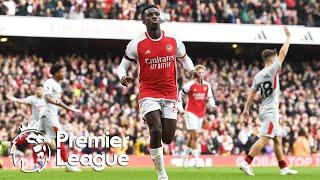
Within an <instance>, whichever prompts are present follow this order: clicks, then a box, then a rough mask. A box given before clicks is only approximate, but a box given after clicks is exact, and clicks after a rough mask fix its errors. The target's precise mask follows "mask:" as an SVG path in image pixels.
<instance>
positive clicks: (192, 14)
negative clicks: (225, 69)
mask: <svg viewBox="0 0 320 180" xmlns="http://www.w3.org/2000/svg"><path fill="white" fill-rule="evenodd" d="M150 4H156V5H157V6H158V7H159V9H160V11H161V12H162V14H161V16H162V19H163V20H164V21H180V22H211V23H241V24H290V25H306V26H317V27H319V26H320V2H319V0H244V1H242V0H87V1H85V0H0V15H18V16H47V17H65V18H70V19H83V18H95V19H125V20H134V19H140V16H139V14H140V12H141V10H142V9H143V8H144V7H145V6H147V5H150Z"/></svg>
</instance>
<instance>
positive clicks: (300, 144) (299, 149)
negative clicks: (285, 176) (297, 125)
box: [293, 128, 311, 156]
mask: <svg viewBox="0 0 320 180" xmlns="http://www.w3.org/2000/svg"><path fill="white" fill-rule="evenodd" d="M293 154H294V155H295V156H309V155H311V149H310V144H309V142H308V139H307V135H306V132H305V131H304V129H302V128H301V129H300V130H299V135H298V138H297V139H296V140H295V141H294V143H293Z"/></svg>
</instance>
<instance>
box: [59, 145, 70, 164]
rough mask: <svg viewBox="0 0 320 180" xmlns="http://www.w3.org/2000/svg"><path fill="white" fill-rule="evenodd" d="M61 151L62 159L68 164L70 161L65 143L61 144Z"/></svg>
mask: <svg viewBox="0 0 320 180" xmlns="http://www.w3.org/2000/svg"><path fill="white" fill-rule="evenodd" d="M60 150H61V159H62V160H63V161H64V162H67V160H68V153H67V148H66V147H65V146H64V144H63V143H60Z"/></svg>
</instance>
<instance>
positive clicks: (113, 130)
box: [0, 55, 320, 155]
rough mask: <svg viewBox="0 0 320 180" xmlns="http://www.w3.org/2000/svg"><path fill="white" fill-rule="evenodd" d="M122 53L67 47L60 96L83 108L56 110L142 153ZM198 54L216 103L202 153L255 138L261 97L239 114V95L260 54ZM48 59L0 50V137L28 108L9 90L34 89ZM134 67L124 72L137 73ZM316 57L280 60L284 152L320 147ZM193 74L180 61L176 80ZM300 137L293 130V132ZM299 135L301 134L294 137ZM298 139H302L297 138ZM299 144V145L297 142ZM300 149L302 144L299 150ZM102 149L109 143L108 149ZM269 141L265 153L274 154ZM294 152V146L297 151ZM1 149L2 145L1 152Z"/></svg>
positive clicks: (143, 135) (13, 130)
mask: <svg viewBox="0 0 320 180" xmlns="http://www.w3.org/2000/svg"><path fill="white" fill-rule="evenodd" d="M120 60H121V59H120V57H106V58H90V57H86V56H84V57H81V56H78V55H69V56H64V57H59V58H57V59H55V61H58V62H60V63H63V64H65V65H66V67H67V77H66V78H65V80H64V81H63V83H62V88H63V90H64V92H63V100H64V101H65V102H66V103H67V104H74V105H77V107H79V108H81V109H82V113H81V114H73V113H71V112H66V111H64V110H61V112H60V121H61V123H62V125H63V128H64V129H65V130H67V131H68V132H69V133H70V134H74V135H77V136H79V135H84V136H93V135H100V136H101V135H104V133H105V131H109V133H110V135H111V136H112V135H120V136H129V137H130V142H129V145H128V147H127V148H126V149H121V150H113V149H111V151H118V153H121V152H126V153H128V154H135V155H144V154H147V153H148V148H147V147H148V143H147V142H148V138H149V137H148V134H149V133H148V129H147V125H146V123H145V122H144V120H143V119H142V118H141V115H140V114H139V113H138V107H137V96H138V94H137V93H138V86H137V84H138V79H137V78H134V82H133V83H131V84H130V85H129V87H128V88H125V87H122V86H121V85H120V83H119V79H118V78H117V75H116V68H117V66H118V65H119V63H120ZM195 60H196V62H198V63H200V64H203V65H205V66H206V67H207V71H206V76H205V79H206V81H208V82H209V83H210V84H211V86H212V90H213V94H214V98H215V100H216V104H217V106H218V108H217V110H216V111H211V110H210V109H208V113H207V116H206V117H205V120H204V124H203V130H202V132H201V133H200V134H201V135H200V144H201V152H202V154H214V155H221V154H224V155H229V154H243V153H245V152H246V151H248V150H249V147H250V146H251V145H252V144H253V143H254V141H255V140H256V139H257V134H258V129H259V126H260V121H259V118H258V103H259V98H258V97H257V98H256V99H255V103H254V105H253V108H252V109H251V111H250V118H249V120H248V121H247V122H242V121H240V118H239V116H240V114H241V111H242V109H243V105H244V101H245V99H246V96H247V94H248V89H249V88H250V86H251V83H252V80H253V76H254V74H256V73H257V72H258V70H259V68H261V61H250V62H249V61H244V60H241V59H232V60H227V59H219V58H213V57H207V58H198V59H195ZM52 61H53V59H49V58H43V57H39V56H36V55H23V56H19V55H8V56H4V55H0V102H1V104H0V140H1V142H2V144H3V142H5V141H8V142H10V141H12V140H13V138H14V137H16V136H17V134H18V133H19V126H20V125H21V123H24V124H26V123H27V122H28V118H29V115H30V113H31V109H30V108H28V107H27V106H26V105H21V104H20V105H19V104H14V103H12V102H10V101H8V99H6V94H7V93H14V95H15V97H26V96H28V95H32V94H33V91H34V89H35V84H36V83H37V82H39V80H41V82H43V81H44V80H45V79H47V78H48V77H50V73H49V67H50V62H52ZM136 69H137V68H136V67H134V66H133V67H131V69H130V70H129V71H128V74H129V75H130V76H132V77H137V71H136ZM319 69H320V61H319V60H310V61H300V62H286V63H285V64H284V65H283V67H282V70H281V72H280V84H281V90H282V94H281V100H280V102H281V103H280V109H281V110H280V112H281V116H282V118H281V124H282V125H283V127H284V130H285V131H284V134H286V135H285V136H284V138H283V140H284V143H283V144H284V151H285V154H295V155H300V154H301V153H300V154H299V152H300V151H303V152H305V155H310V154H313V153H319V152H320V121H319V119H320V79H319V77H320V71H319ZM190 79H191V77H190V76H189V74H188V73H187V72H185V70H184V69H183V68H182V67H181V64H180V63H178V83H179V86H180V87H181V85H182V84H184V83H186V82H187V81H189V80H190ZM184 126H185V125H184V121H183V118H182V115H181V114H179V116H178V129H177V131H176V137H175V140H174V142H173V143H171V144H170V145H169V146H165V153H167V154H173V155H179V154H180V153H181V152H182V150H183V149H184V148H185V143H186V140H187V137H186V136H185V134H186V130H185V128H184ZM298 137H299V138H298ZM298 139H299V141H298ZM300 140H301V141H300ZM301 149H302V150H301ZM304 149H306V150H304ZM79 151H82V152H83V153H92V152H98V153H99V152H102V151H106V149H103V148H101V149H79ZM107 151H110V150H109V149H108V150H107ZM273 152H274V151H273V146H272V144H270V145H269V146H267V147H266V148H265V149H264V151H263V153H265V154H272V153H273ZM297 153H298V154H297ZM3 154H7V153H3Z"/></svg>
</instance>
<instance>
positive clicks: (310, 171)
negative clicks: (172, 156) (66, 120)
mask: <svg viewBox="0 0 320 180" xmlns="http://www.w3.org/2000/svg"><path fill="white" fill-rule="evenodd" d="M295 169H297V170H298V171H299V174H298V175H295V176H281V175H280V174H279V169H278V168H276V167H271V168H270V167H256V168H254V169H253V170H254V173H255V176H247V175H245V174H244V173H243V172H241V171H240V170H239V169H238V168H229V167H228V168H220V167H219V168H203V169H194V168H167V172H168V175H169V180H220V179H221V180H242V179H246V180H247V179H248V180H291V179H292V180H320V167H304V168H295ZM0 179H1V180H157V176H156V174H155V171H154V169H153V168H106V169H105V170H103V171H101V172H96V171H93V170H91V169H83V171H82V172H77V173H71V172H65V171H64V169H47V170H43V171H42V172H40V173H23V172H20V171H18V170H0Z"/></svg>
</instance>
